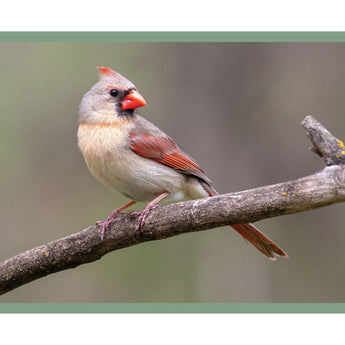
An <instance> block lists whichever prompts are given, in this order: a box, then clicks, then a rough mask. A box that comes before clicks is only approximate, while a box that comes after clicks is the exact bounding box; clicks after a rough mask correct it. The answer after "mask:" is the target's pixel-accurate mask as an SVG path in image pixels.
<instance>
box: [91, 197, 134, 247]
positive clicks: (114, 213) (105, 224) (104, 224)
mask: <svg viewBox="0 0 345 345" xmlns="http://www.w3.org/2000/svg"><path fill="white" fill-rule="evenodd" d="M135 203H136V201H134V200H132V201H130V202H127V204H125V205H123V206H121V207H119V208H117V209H116V210H113V211H111V212H110V214H109V216H108V217H107V218H106V219H104V220H99V221H98V222H96V224H97V225H100V224H102V232H101V240H102V241H103V239H104V235H105V230H106V229H107V227H108V226H109V224H110V223H111V222H112V221H113V220H114V219H115V218H116V217H117V216H118V215H119V214H121V213H122V211H124V210H125V209H126V208H128V207H130V206H132V205H134V204H135Z"/></svg>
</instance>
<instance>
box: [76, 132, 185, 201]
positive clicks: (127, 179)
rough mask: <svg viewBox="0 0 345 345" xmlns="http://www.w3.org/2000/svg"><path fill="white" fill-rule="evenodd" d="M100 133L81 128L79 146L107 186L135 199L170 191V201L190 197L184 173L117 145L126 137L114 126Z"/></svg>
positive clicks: (149, 198) (98, 177) (146, 198)
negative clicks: (186, 189)
mask: <svg viewBox="0 0 345 345" xmlns="http://www.w3.org/2000/svg"><path fill="white" fill-rule="evenodd" d="M97 132H98V130H97V131H96V130H95V129H94V130H93V132H91V133H92V134H91V135H90V131H89V130H88V131H86V130H85V128H83V127H79V130H78V139H79V140H78V141H79V147H80V149H81V151H82V153H83V156H84V158H85V162H86V164H87V166H88V168H89V170H90V172H91V174H92V175H93V176H94V177H96V178H97V179H98V180H99V181H100V182H102V183H103V184H105V185H106V186H107V187H108V188H110V189H111V190H113V191H117V192H119V193H121V194H124V195H125V196H127V197H128V198H131V199H133V200H136V201H150V200H152V199H154V198H155V197H157V196H158V195H160V194H161V193H163V192H166V191H168V192H170V196H169V197H168V198H167V201H168V202H173V201H180V200H184V199H186V198H189V197H188V196H187V195H186V193H185V187H184V186H185V184H186V181H187V180H188V178H187V177H186V176H185V175H183V174H181V173H179V172H177V171H175V170H174V169H172V168H169V167H166V166H164V165H161V164H159V163H156V162H154V161H151V160H149V159H147V158H143V157H141V156H139V155H137V154H136V153H134V152H133V151H131V150H130V149H129V148H128V147H127V146H123V145H118V144H117V143H118V142H119V141H120V140H119V139H122V142H126V140H125V138H120V137H121V136H122V135H123V133H122V132H116V130H114V128H112V130H111V131H107V130H106V129H102V132H101V133H97Z"/></svg>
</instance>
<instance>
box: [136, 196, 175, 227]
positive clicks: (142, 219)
mask: <svg viewBox="0 0 345 345" xmlns="http://www.w3.org/2000/svg"><path fill="white" fill-rule="evenodd" d="M169 194H170V192H164V193H162V194H160V195H158V196H157V197H156V198H154V199H153V200H152V201H150V202H149V203H148V204H147V205H146V206H145V208H144V209H143V210H142V212H141V214H140V217H139V219H138V223H137V225H136V226H135V231H138V230H140V228H141V227H142V226H143V225H144V222H145V219H146V217H147V215H148V214H149V212H150V211H151V210H152V209H153V208H155V207H157V206H158V205H157V204H158V203H159V202H160V201H161V200H162V199H164V198H165V197H166V196H168V195H169Z"/></svg>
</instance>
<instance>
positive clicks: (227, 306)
mask: <svg viewBox="0 0 345 345" xmlns="http://www.w3.org/2000/svg"><path fill="white" fill-rule="evenodd" d="M0 42H345V32H340V31H337V32H334V31H332V32H331V31H329V32H324V31H320V32H302V31H293V32H285V31H284V32H273V31H272V32H271V31H270V32H268V31H267V32H253V31H246V32H244V31H241V32H225V31H212V32H209V31H207V32H206V31H205V32H202V31H194V32H193V31H188V32H183V31H165V32H158V31H141V32H135V31H133V32H129V31H123V32H119V31H118V32H71V31H70V32H67V31H61V32H38V31H37V32H36V31H35V32H33V31H31V32H30V31H26V32H24V31H17V32H13V31H12V32H11V31H8V32H4V31H2V32H0ZM0 301H1V297H0ZM0 313H260V314H261V313H345V303H0Z"/></svg>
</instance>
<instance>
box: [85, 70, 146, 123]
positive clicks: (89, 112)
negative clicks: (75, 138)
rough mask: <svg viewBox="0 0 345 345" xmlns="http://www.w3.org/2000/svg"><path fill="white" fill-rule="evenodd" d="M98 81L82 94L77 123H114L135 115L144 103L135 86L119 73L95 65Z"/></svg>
mask: <svg viewBox="0 0 345 345" xmlns="http://www.w3.org/2000/svg"><path fill="white" fill-rule="evenodd" d="M97 68H98V70H99V72H100V74H99V81H98V82H97V83H96V84H95V85H94V86H93V87H92V88H91V89H90V90H89V91H88V92H87V93H86V94H85V95H84V97H83V99H82V101H81V103H80V106H79V123H115V122H117V121H123V120H125V119H128V120H130V119H131V118H133V117H134V116H135V109H137V108H139V107H142V106H144V105H146V101H145V99H144V98H143V97H142V96H141V95H140V93H139V92H138V91H137V89H136V87H135V86H134V85H133V84H132V83H131V82H130V81H129V80H127V79H126V78H125V77H123V76H122V75H121V74H120V73H117V72H115V71H113V70H112V69H110V68H107V67H97Z"/></svg>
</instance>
